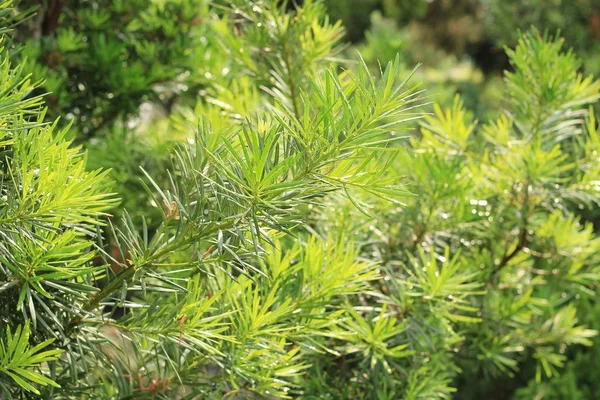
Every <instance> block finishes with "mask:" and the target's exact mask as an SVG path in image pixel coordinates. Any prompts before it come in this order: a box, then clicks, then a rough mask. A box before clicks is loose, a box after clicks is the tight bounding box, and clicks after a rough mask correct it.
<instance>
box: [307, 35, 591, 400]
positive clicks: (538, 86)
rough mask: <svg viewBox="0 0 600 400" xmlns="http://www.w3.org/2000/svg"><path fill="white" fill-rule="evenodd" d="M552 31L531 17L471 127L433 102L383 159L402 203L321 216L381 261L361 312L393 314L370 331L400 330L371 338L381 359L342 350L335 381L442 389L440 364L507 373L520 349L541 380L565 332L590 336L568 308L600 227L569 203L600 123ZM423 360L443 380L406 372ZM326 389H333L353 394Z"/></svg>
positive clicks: (586, 177)
mask: <svg viewBox="0 0 600 400" xmlns="http://www.w3.org/2000/svg"><path fill="white" fill-rule="evenodd" d="M561 44H562V42H561V41H560V40H558V39H552V38H548V37H542V36H540V35H539V34H538V33H537V32H535V31H534V32H532V33H529V34H526V35H524V36H523V37H522V38H521V40H520V42H519V45H518V46H517V48H516V49H515V50H514V51H509V53H508V54H509V56H510V58H511V61H512V63H513V64H514V67H515V71H514V72H510V73H507V74H506V88H507V92H508V93H507V94H508V101H509V107H508V109H507V112H506V114H505V115H504V116H502V117H500V118H499V119H498V120H497V121H492V122H490V123H487V124H484V125H483V126H482V127H480V128H479V127H478V126H477V124H476V123H475V122H473V121H472V120H471V118H470V117H469V114H468V112H466V111H465V110H464V108H463V105H462V103H461V101H460V100H459V99H458V98H457V99H456V101H455V103H454V105H453V107H451V108H449V109H442V108H440V107H438V106H436V107H434V114H433V115H432V116H428V117H427V118H426V120H425V121H424V122H423V124H422V128H421V131H420V135H418V136H415V137H414V138H412V139H411V146H410V147H407V148H405V149H403V150H402V154H401V156H400V157H399V159H398V162H396V163H394V164H392V166H391V171H393V174H395V175H396V177H397V178H396V179H397V180H400V179H402V178H404V177H405V181H406V182H407V183H408V185H409V187H410V188H411V190H412V191H413V192H415V193H416V194H418V197H415V198H411V199H410V201H406V200H405V201H406V202H407V204H406V206H397V205H394V204H393V203H379V205H378V206H377V209H378V212H377V213H372V214H371V215H372V217H373V218H364V217H363V218H361V216H360V214H358V213H356V212H352V211H351V208H349V209H348V210H346V211H344V212H340V213H338V214H336V215H331V214H329V215H327V216H325V217H324V218H323V219H319V221H320V224H321V227H322V229H324V230H325V229H332V228H330V227H329V226H330V225H331V224H333V227H335V229H340V230H342V231H343V232H346V234H347V235H349V236H350V237H354V238H356V240H360V242H361V243H364V248H363V251H364V255H365V257H368V258H369V259H372V260H374V261H377V262H379V263H381V265H382V270H383V271H386V275H385V276H384V279H383V280H382V281H381V283H380V284H378V285H376V288H378V289H379V290H380V291H381V292H380V294H373V299H372V301H371V303H370V304H371V305H372V307H373V311H372V313H371V317H370V318H372V320H373V321H374V322H373V323H375V321H377V320H378V318H383V316H378V315H380V312H385V313H386V314H385V317H386V318H397V319H398V321H399V322H398V323H397V324H396V325H392V326H389V327H388V328H387V330H386V333H384V334H383V335H382V336H381V337H385V338H386V341H391V342H393V343H407V344H408V347H407V348H406V350H407V351H408V353H406V354H403V355H402V356H399V357H390V356H389V355H386V348H387V347H383V348H381V350H380V356H381V357H382V360H383V361H382V362H381V366H380V367H377V364H376V363H375V364H370V366H369V367H367V366H366V365H365V366H362V367H361V363H360V362H359V360H358V359H357V358H356V357H352V356H350V355H349V356H347V357H346V358H345V360H346V361H345V362H346V363H348V362H350V365H353V366H355V367H361V368H362V369H361V370H360V371H361V373H360V374H356V373H355V372H354V371H355V370H354V368H350V367H346V368H345V369H344V371H345V376H346V377H345V378H341V377H336V380H338V379H339V385H340V386H338V387H339V388H340V389H339V390H342V389H341V387H342V386H343V385H344V384H345V382H347V381H348V380H351V381H355V382H356V381H358V383H356V392H355V394H354V395H357V393H360V392H361V391H362V390H364V387H368V385H373V387H372V390H373V391H376V390H384V388H385V390H386V391H387V392H386V393H389V392H390V390H392V391H393V392H394V393H395V396H399V397H401V398H437V397H439V396H441V397H449V396H450V393H451V389H450V387H451V385H449V381H448V379H447V377H448V376H456V374H457V373H459V372H460V371H462V372H463V373H464V374H465V378H464V379H465V380H466V382H468V383H466V384H465V385H467V386H471V385H472V380H473V379H480V380H481V379H482V378H478V376H479V374H482V375H483V376H486V377H498V376H502V375H507V374H508V375H513V374H514V373H515V372H517V371H518V370H519V367H520V366H521V365H523V364H527V363H528V362H529V360H534V361H535V362H536V364H537V373H536V377H537V379H538V380H541V379H543V378H544V377H552V376H555V375H556V374H557V373H558V371H559V370H560V368H561V367H562V366H563V364H564V362H565V360H566V356H565V354H564V351H565V348H566V347H567V346H569V345H574V344H583V345H590V344H591V343H592V342H591V340H590V338H591V337H592V336H594V335H595V334H596V332H595V331H593V330H590V329H587V328H586V327H585V326H583V325H581V322H580V319H581V318H580V317H578V311H577V308H578V307H579V306H580V305H582V304H583V303H582V302H583V301H584V299H586V298H590V297H592V298H593V297H594V296H595V287H596V285H597V284H598V280H599V279H600V269H599V268H600V258H598V250H599V246H600V241H599V239H598V238H597V236H596V235H595V234H594V232H593V229H592V226H591V224H589V223H585V222H582V221H580V219H579V218H578V216H577V215H578V212H579V211H581V210H582V209H585V208H587V207H596V206H597V204H598V201H599V196H600V191H599V187H598V185H597V182H598V180H597V178H598V171H597V170H596V167H595V166H596V165H598V153H597V152H595V151H594V150H592V149H594V148H595V146H596V145H597V126H596V123H595V121H594V118H593V113H589V112H588V108H587V105H588V104H590V103H593V102H594V101H596V100H597V99H598V97H599V94H600V83H599V82H598V81H595V80H594V79H592V78H585V77H583V76H581V75H580V74H579V73H578V72H577V71H578V68H579V61H578V60H577V58H576V57H574V56H573V55H572V54H571V53H569V52H564V51H562V49H561ZM592 165H594V167H592ZM361 199H362V200H365V198H364V197H361ZM335 204H337V203H335ZM342 204H343V203H342ZM332 206H333V205H332ZM337 207H339V205H338V206H337ZM379 304H381V306H380V305H379ZM379 310H384V311H379ZM367 323H368V322H367ZM398 326H401V327H403V329H402V330H400V331H397V329H398ZM392 360H393V363H392ZM389 365H393V367H391V368H390V367H389ZM423 369H425V370H426V371H427V374H429V375H433V376H436V377H437V378H434V380H435V381H436V382H437V384H438V385H440V384H442V383H443V382H446V384H442V388H439V387H436V386H432V385H423V386H412V385H410V384H409V382H410V381H411V379H417V376H418V375H419V374H421V373H422V372H421V371H422V370H423ZM333 371H334V370H332V371H331V373H333ZM338 372H339V371H338ZM384 382H385V383H384ZM483 382H485V381H483ZM487 385H488V386H489V385H490V384H487ZM332 386H333V385H332ZM444 386H445V387H444ZM323 387H325V385H324V386H323ZM459 389H460V392H461V393H463V394H464V395H468V393H469V391H471V390H470V389H469V390H467V389H466V388H465V389H462V388H460V387H459ZM478 389H479V390H482V393H485V385H483V384H481V385H478ZM336 390H338V388H337V387H335V386H334V387H333V388H332V389H331V393H332V396H331V398H338V397H345V398H350V397H352V395H350V394H348V392H336ZM343 390H349V389H348V388H347V387H345V388H344V389H343ZM341 393H346V394H341ZM399 393H401V395H399ZM482 393H480V395H482V396H485V394H482ZM386 396H387V395H385V396H383V397H380V398H394V396H391V397H386ZM419 396H420V397H419Z"/></svg>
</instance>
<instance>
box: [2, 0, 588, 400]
mask: <svg viewBox="0 0 600 400" xmlns="http://www.w3.org/2000/svg"><path fill="white" fill-rule="evenodd" d="M209 3H215V4H211V6H210V7H209ZM247 3H248V2H242V1H216V2H209V1H208V0H164V1H160V0H105V1H103V0H71V1H66V0H42V1H34V0H21V1H18V2H17V7H18V8H19V10H20V11H21V14H19V15H20V16H19V18H18V19H17V18H16V17H15V20H14V23H15V24H18V25H17V27H18V29H16V30H15V32H14V35H13V37H12V39H13V41H14V43H15V45H17V44H18V51H16V52H15V55H14V57H15V58H16V59H18V61H20V62H23V63H25V67H24V68H25V70H27V71H29V72H31V73H32V74H33V78H34V80H38V79H43V80H44V82H43V85H42V86H41V88H40V92H48V93H49V94H48V95H47V96H46V97H45V99H46V102H47V106H48V115H49V117H50V118H55V117H58V116H61V118H62V120H61V121H60V122H59V123H61V124H66V123H69V122H71V121H74V122H75V123H74V124H73V128H72V129H71V130H70V133H69V134H70V135H71V137H72V138H73V139H74V140H75V141H76V142H77V143H80V144H82V145H83V146H84V147H85V148H86V149H87V150H88V166H89V167H90V169H96V168H112V177H113V179H114V180H115V181H116V187H115V190H117V191H118V192H119V195H120V197H121V198H122V202H121V205H120V206H118V207H117V208H116V209H115V213H116V214H117V215H118V214H119V213H120V212H121V210H122V209H123V208H126V209H128V210H129V211H130V213H131V214H132V215H133V216H134V217H135V216H139V215H144V216H145V217H146V223H147V224H148V226H149V227H150V229H152V228H153V227H156V226H157V225H158V224H159V220H160V210H159V209H158V208H157V206H156V204H153V203H152V201H150V200H149V199H148V198H147V196H145V194H144V187H143V184H142V183H141V178H142V177H144V172H143V171H147V172H148V173H149V174H150V175H151V176H152V177H153V178H154V179H155V180H156V181H157V182H168V181H169V179H170V177H169V175H168V173H167V169H168V168H169V167H170V166H171V164H172V162H173V159H172V157H173V156H172V155H171V154H172V152H171V151H170V150H171V149H174V148H176V147H177V146H178V145H179V144H181V143H186V142H187V141H188V140H190V135H189V132H190V131H192V132H193V131H194V130H195V129H197V126H194V125H195V121H197V120H198V117H199V116H200V115H209V116H210V118H209V119H210V121H211V122H212V124H214V125H215V126H218V125H219V124H220V123H222V124H223V125H225V124H226V123H225V122H224V121H229V120H231V119H233V120H239V121H243V120H244V118H246V117H248V116H251V115H252V114H253V113H254V112H256V111H257V110H260V109H263V108H265V107H267V106H268V105H266V104H265V102H264V99H263V98H262V96H261V91H262V90H263V89H264V85H265V83H266V82H270V81H271V80H272V78H273V77H272V76H271V75H270V74H271V72H272V71H273V70H274V69H275V67H274V65H276V64H277V63H279V61H280V60H279V59H277V60H276V61H275V60H274V58H273V57H280V56H281V55H282V54H283V55H284V57H287V58H286V59H285V60H284V64H287V65H288V66H290V65H291V66H292V67H293V68H292V67H290V68H289V70H288V71H283V72H282V75H284V76H286V77H287V78H288V79H290V80H291V81H292V82H293V81H294V79H298V80H301V79H302V76H303V75H304V74H306V71H307V70H310V69H311V68H316V67H314V64H315V63H318V62H338V61H339V60H341V59H344V60H351V61H350V62H348V63H347V64H344V65H345V66H346V67H347V68H350V69H352V68H355V67H356V66H357V65H358V61H357V57H356V52H357V51H358V52H359V53H360V54H361V55H362V57H363V58H364V60H365V62H366V65H367V66H368V68H370V69H372V70H373V71H377V70H378V69H379V65H380V64H381V65H385V64H386V63H387V62H389V61H391V60H393V59H395V58H396V56H397V55H398V54H399V55H400V58H399V60H400V73H399V75H400V76H405V75H406V74H408V73H409V72H410V71H412V70H413V68H414V67H415V65H417V64H422V66H421V67H420V68H418V69H417V70H416V72H415V78H414V81H415V82H422V85H423V87H424V88H425V89H427V92H426V93H427V96H429V97H428V99H429V100H430V101H432V102H436V103H438V104H439V105H440V110H442V109H446V108H448V109H451V110H452V112H451V113H450V114H449V115H452V116H454V117H456V114H457V113H458V114H460V116H461V118H459V119H460V120H461V121H462V123H463V125H465V129H467V126H469V124H471V123H474V122H475V121H494V120H496V119H497V118H499V117H500V115H501V114H502V113H503V108H505V107H506V106H507V103H508V100H507V97H508V95H507V90H506V82H505V80H504V72H503V71H505V70H507V69H508V70H512V69H513V67H514V65H511V63H510V62H509V56H508V55H507V52H506V48H513V47H515V46H516V45H517V40H518V37H519V36H518V35H519V31H521V30H527V29H529V28H530V26H532V25H535V26H536V27H537V28H538V29H539V30H540V31H547V32H551V33H556V32H560V33H559V34H560V36H561V37H563V38H564V40H565V44H566V47H570V48H573V50H574V52H575V53H576V54H578V55H579V56H580V57H581V60H582V63H581V65H580V66H579V67H578V69H579V71H581V72H583V73H585V74H588V73H593V74H596V75H598V74H599V73H600V2H598V1H597V0H528V1H523V0H325V1H324V7H325V9H326V13H327V15H328V17H329V20H330V22H331V23H332V24H335V23H336V22H337V21H338V20H339V21H341V23H342V24H343V26H344V27H345V32H344V31H343V30H342V29H341V28H339V26H337V25H333V28H332V29H331V32H330V33H331V37H328V40H327V41H324V42H323V43H316V44H315V43H313V45H315V47H314V48H312V49H303V51H304V52H305V53H303V55H302V57H298V59H297V60H296V59H295V58H294V52H295V48H294V47H293V45H294V43H293V42H292V44H291V45H290V42H289V41H284V40H280V41H277V40H274V39H273V40H269V39H268V38H267V39H265V37H264V36H261V35H259V34H258V33H257V32H256V31H255V29H258V28H260V24H263V23H268V21H269V18H268V17H265V16H261V17H260V18H256V20H254V16H253V9H252V7H251V6H247ZM296 3H298V5H296V4H295V3H292V2H290V3H289V4H287V7H289V8H290V9H294V8H295V7H297V6H299V5H301V3H302V2H301V1H298V2H296ZM230 6H231V7H232V8H233V10H235V12H233V13H231V14H228V18H230V19H231V18H233V19H234V22H233V23H231V21H230V20H229V21H228V20H226V19H222V18H221V17H222V16H223V15H224V14H223V13H224V11H223V12H221V11H220V10H221V9H223V10H224V9H225V8H226V7H230ZM220 7H221V8H220ZM34 11H35V12H36V14H35V16H34V17H32V18H29V19H26V20H24V21H23V20H21V19H22V17H23V15H24V14H23V13H25V14H27V13H31V12H34ZM236 15H238V16H239V19H240V21H242V20H243V21H247V20H250V21H253V22H254V24H253V25H252V26H250V27H249V26H245V25H243V24H242V23H241V22H240V23H238V22H237V21H236V20H235V18H236ZM314 19H320V20H322V18H320V17H319V15H316V16H315V17H314ZM306 20H308V21H310V20H311V18H310V17H307V18H306ZM265 21H267V22H265ZM232 27H233V28H232ZM303 28H305V27H303ZM315 29H318V28H317V27H315ZM290 40H292V39H290ZM257 41H258V42H257ZM280 43H288V46H290V47H287V48H278V47H277V46H280ZM338 43H345V44H346V45H345V46H342V47H341V48H340V49H339V51H337V50H336V52H334V53H331V50H332V48H334V47H335V46H334V45H337V44H338ZM298 45H300V44H298ZM317 45H318V46H317ZM320 46H322V47H320ZM335 48H336V49H337V47H335ZM233 53H235V54H233ZM325 55H326V57H325ZM288 58H289V59H288ZM277 65H278V64H277ZM291 71H299V72H298V74H297V75H294V73H292V72H291ZM297 84H298V85H297V87H302V82H297ZM288 86H289V87H291V88H293V87H295V86H294V85H293V84H292V85H288ZM456 94H459V95H460V96H461V99H462V102H461V103H458V102H457V100H456V97H455V96H456ZM273 95H274V96H276V97H277V93H274V94H273ZM280 97H281V101H283V102H285V101H286V100H285V98H295V93H291V94H290V93H285V94H284V95H282V96H280ZM297 106H298V105H297V104H293V103H292V104H289V107H290V109H294V108H296V107H297ZM465 110H468V111H465ZM428 111H430V112H431V109H429V110H428ZM440 115H441V117H440ZM443 115H444V114H443V112H442V111H439V112H438V117H440V118H439V119H441V120H443ZM448 118H450V117H448ZM220 121H221V122H220ZM459 122H460V121H459ZM430 123H431V124H433V125H435V123H436V122H434V121H433V120H431V121H430ZM482 126H486V125H484V124H480V125H477V127H475V128H473V129H474V130H473V134H472V137H475V138H476V139H478V138H481V137H484V136H485V132H482V128H481V127H482ZM487 126H488V127H489V126H490V125H489V124H488V125H487ZM434 128H435V126H434ZM438 128H439V126H438ZM426 130H427V129H423V130H422V131H420V132H417V131H415V132H416V133H415V136H416V137H418V140H419V142H418V143H417V145H416V146H417V147H418V146H424V147H428V146H432V142H428V141H427V140H428V137H427V133H423V132H424V131H426ZM435 132H436V131H434V133H435ZM494 133H495V134H497V135H500V134H501V132H500V130H498V131H497V132H494ZM469 134H470V133H469ZM469 134H467V136H468V135H469ZM433 136H435V135H433ZM476 139H472V140H471V141H470V142H469V143H468V146H472V147H474V149H470V150H471V151H473V153H476V152H477V151H479V150H481V149H483V148H484V147H485V145H483V144H481V143H482V142H483V141H481V142H480V141H478V140H476ZM465 143H466V142H465ZM434 144H435V143H434ZM465 146H466V144H465ZM406 157H408V155H407V156H406ZM414 162H415V161H414V160H411V162H410V163H408V164H407V165H408V167H409V168H415V169H414V170H412V171H396V172H397V173H398V178H399V179H400V178H401V177H403V176H404V177H405V176H408V177H409V179H411V180H412V182H413V183H414V184H417V185H418V182H419V174H423V176H424V175H426V174H433V173H436V172H439V173H440V174H442V172H443V173H444V174H448V169H447V168H448V165H447V164H444V165H443V168H442V167H440V166H439V165H438V164H436V163H438V162H439V160H426V161H422V162H423V163H424V164H416V166H415V167H413V165H415V164H413V163H414ZM423 165H426V167H424V166H423ZM418 166H421V167H422V168H423V169H422V170H416V168H417V167H418ZM140 167H142V168H143V171H142V169H140ZM435 168H441V169H442V172H440V171H437V170H436V169H435ZM456 168H457V170H461V168H462V167H460V166H456ZM424 190H427V188H425V189H424ZM457 190H466V189H465V188H459V189H457ZM486 204H487V203H486ZM462 206H464V205H462ZM411 207H413V208H414V210H413V211H414V212H415V214H416V215H418V218H422V219H427V218H429V217H427V216H425V215H424V214H423V213H422V210H421V209H420V207H421V205H420V204H419V203H414V204H412V203H411ZM388 211H389V212H390V213H389V215H387V216H386V218H389V220H390V221H394V222H397V221H398V220H402V218H398V219H394V218H395V217H397V214H396V213H397V210H396V209H393V208H392V209H390V210H388ZM463 211H464V210H463ZM576 211H577V213H578V216H579V217H581V218H582V219H583V220H584V221H586V220H587V221H591V222H593V223H594V224H595V225H594V226H593V229H594V230H595V231H598V229H599V228H600V226H599V224H598V211H597V207H596V209H593V208H592V209H589V208H585V209H584V210H580V209H577V210H576ZM344 212H346V211H344ZM412 217H414V215H412V216H411V218H412ZM350 219H351V218H350ZM134 220H135V218H134ZM356 220H360V218H359V217H356ZM390 221H387V222H386V223H390V224H392V225H393V223H391V222H390ZM434 222H436V221H434ZM403 223H404V224H405V225H403V226H410V221H403ZM437 223H440V224H441V225H440V226H443V220H442V219H439V218H438V221H437ZM411 228H415V229H413V230H414V231H417V230H416V226H413V227H411ZM340 229H342V228H340ZM469 229H471V226H468V227H466V228H464V231H463V233H464V232H468V230H469ZM388 233H390V232H388ZM392 233H394V234H397V236H398V238H399V237H402V235H401V233H399V232H391V233H390V234H392ZM406 235H408V234H407V233H406ZM417 237H419V234H418V233H417ZM398 238H396V240H397V241H401V239H398ZM419 239H422V238H420V237H419ZM406 241H409V240H408V239H407V240H406ZM406 241H405V242H406ZM419 241H420V240H416V241H415V243H417V242H419ZM431 245H432V246H435V245H436V244H435V243H433V244H431ZM376 251H377V250H376V249H375V250H373V252H376ZM415 254H416V250H415ZM388 256H389V255H388ZM478 256H479V257H480V258H481V259H483V258H484V257H485V255H483V254H479V255H478ZM382 257H384V256H382ZM473 257H475V256H473ZM375 258H377V257H375ZM384 258H385V257H384ZM404 261H406V262H407V263H408V261H407V260H403V262H404ZM413 261H414V260H413ZM590 298H591V297H590ZM578 311H581V314H580V315H583V316H584V318H583V320H582V321H580V322H582V323H583V324H585V325H587V326H588V327H590V328H592V329H596V330H598V329H600V306H599V305H598V304H596V302H594V301H593V300H581V301H580V302H579V303H578ZM593 341H594V346H593V347H583V346H572V347H569V349H568V351H567V352H566V353H565V355H566V356H567V358H566V362H565V363H564V368H563V372H562V374H561V375H559V376H556V375H553V376H552V377H550V378H549V379H544V380H536V379H535V374H536V372H535V368H536V362H535V361H532V360H531V359H529V360H528V361H525V362H524V364H523V365H522V366H521V368H520V370H519V371H518V372H514V375H513V376H512V377H511V378H507V377H502V378H498V377H497V376H495V375H493V374H489V373H488V371H484V370H472V371H470V370H463V374H462V375H460V377H459V378H457V379H456V381H455V382H454V385H457V388H458V390H457V393H459V394H457V395H456V398H457V399H474V398H489V399H493V398H497V399H504V398H509V397H510V396H513V398H515V399H519V400H521V399H522V400H524V399H532V398H535V399H557V400H558V399H565V398H569V399H592V398H598V397H599V396H600V383H599V380H598V379H596V377H598V376H600V367H599V366H598V363H597V359H598V357H600V339H598V338H597V337H596V338H594V339H593ZM438 361H439V360H438ZM442 361H443V360H442ZM326 367H327V368H323V371H335V370H336V368H338V366H336V365H328V366H326ZM438 376H439V375H438ZM320 378H322V381H327V380H328V379H330V380H331V382H332V383H331V390H332V392H331V393H333V394H332V396H334V397H327V398H342V397H335V396H336V395H337V396H352V395H353V393H354V392H353V390H359V391H360V390H362V389H364V387H363V386H358V388H355V387H353V385H352V384H349V385H348V384H347V383H348V382H357V381H360V377H352V376H343V377H329V376H324V377H320ZM454 378H455V375H449V376H448V378H447V379H448V380H449V381H450V380H452V379H454ZM344 379H347V381H344ZM411 379H415V380H418V379H419V376H418V374H412V375H411ZM322 381H319V382H317V379H316V378H315V382H309V383H307V385H309V386H310V385H312V384H314V385H318V384H320V382H322ZM473 382H477V385H474V384H473ZM340 388H343V389H344V390H345V391H346V392H344V394H343V395H342V394H341V393H336V392H335V391H334V389H340ZM340 390H341V389H340ZM354 394H355V393H354ZM387 394H389V395H390V397H389V398H393V395H392V394H390V393H387ZM387 394H386V395H387ZM348 398H351V397H348ZM381 398H386V397H385V395H384V394H382V396H381Z"/></svg>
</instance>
